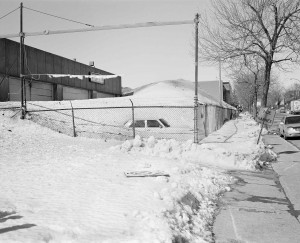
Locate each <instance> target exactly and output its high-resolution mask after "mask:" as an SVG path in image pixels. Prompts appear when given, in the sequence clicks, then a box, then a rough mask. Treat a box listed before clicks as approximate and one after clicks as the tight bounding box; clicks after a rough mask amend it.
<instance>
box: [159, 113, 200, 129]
mask: <svg viewBox="0 0 300 243" xmlns="http://www.w3.org/2000/svg"><path fill="white" fill-rule="evenodd" d="M201 115H202V114H201ZM159 120H160V122H161V123H162V124H164V126H165V127H170V125H169V124H168V123H167V122H166V120H164V119H159Z"/></svg>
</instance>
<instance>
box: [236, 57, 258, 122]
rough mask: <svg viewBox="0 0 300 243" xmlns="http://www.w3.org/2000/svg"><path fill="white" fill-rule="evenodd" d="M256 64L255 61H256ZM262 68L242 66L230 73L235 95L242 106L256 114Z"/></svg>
mask: <svg viewBox="0 0 300 243" xmlns="http://www.w3.org/2000/svg"><path fill="white" fill-rule="evenodd" d="M256 64H257V63H256ZM262 73H263V70H262V69H260V68H259V65H258V64H257V66H249V64H248V66H247V67H246V66H244V68H243V69H239V70H235V71H234V72H233V73H232V77H233V80H234V87H235V90H236V94H237V97H238V99H239V101H240V102H241V103H242V104H243V106H245V105H246V106H247V107H248V110H249V111H250V112H251V111H253V116H254V117H256V115H257V100H258V97H260V96H261V87H262V83H263V82H262Z"/></svg>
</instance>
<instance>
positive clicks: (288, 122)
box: [278, 115, 300, 139]
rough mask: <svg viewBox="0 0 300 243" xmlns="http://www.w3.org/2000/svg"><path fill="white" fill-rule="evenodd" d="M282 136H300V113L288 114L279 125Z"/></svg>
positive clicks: (285, 137) (286, 137)
mask: <svg viewBox="0 0 300 243" xmlns="http://www.w3.org/2000/svg"><path fill="white" fill-rule="evenodd" d="M278 130H279V134H280V136H282V137H283V138H284V139H288V138H291V137H300V115H287V116H285V117H283V118H282V120H281V122H280V123H279V125H278Z"/></svg>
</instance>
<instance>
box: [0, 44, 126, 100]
mask: <svg viewBox="0 0 300 243" xmlns="http://www.w3.org/2000/svg"><path fill="white" fill-rule="evenodd" d="M24 50H25V51H24V63H25V73H24V74H25V75H26V78H25V93H26V100H27V101H51V100H79V99H92V98H104V97H117V96H121V95H122V85H121V77H120V76H116V75H114V77H113V78H109V79H104V80H102V82H99V81H97V80H96V81H95V80H93V79H89V78H87V77H83V78H76V77H72V76H71V77H68V76H66V77H53V76H52V77H51V76H48V75H46V74H70V75H99V74H100V75H113V73H110V72H107V71H104V70H101V69H98V68H95V67H93V66H90V65H86V64H83V63H79V62H77V61H75V60H70V59H67V58H64V57H61V56H58V55H55V54H52V53H49V52H46V51H43V50H39V49H36V48H33V47H30V46H26V45H25V46H24ZM19 60H20V44H19V43H18V42H15V41H12V40H9V39H0V101H2V102H3V101H20V100H21V81H20V61H19ZM32 74H35V75H32ZM36 74H40V75H36Z"/></svg>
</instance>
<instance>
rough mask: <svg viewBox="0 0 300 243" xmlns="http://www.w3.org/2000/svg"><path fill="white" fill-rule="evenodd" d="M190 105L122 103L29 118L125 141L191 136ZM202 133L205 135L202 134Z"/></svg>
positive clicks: (68, 131) (52, 126)
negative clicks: (129, 104)
mask: <svg viewBox="0 0 300 243" xmlns="http://www.w3.org/2000/svg"><path fill="white" fill-rule="evenodd" d="M193 115H194V107H192V106H190V107H189V106H186V107H181V106H138V107H136V106H125V107H93V108H70V109H55V110H51V109H35V110H28V115H27V117H28V119H31V120H32V121H34V122H36V123H38V124H40V125H42V126H46V127H48V128H50V129H52V130H55V131H58V132H60V133H64V134H67V135H70V136H83V137H90V138H104V139H111V138H114V139H119V140H126V139H129V138H133V137H135V136H136V135H140V136H141V137H144V138H147V137H150V136H154V137H156V138H174V139H176V140H188V139H193V131H194V130H193ZM203 136H204V134H203Z"/></svg>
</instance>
